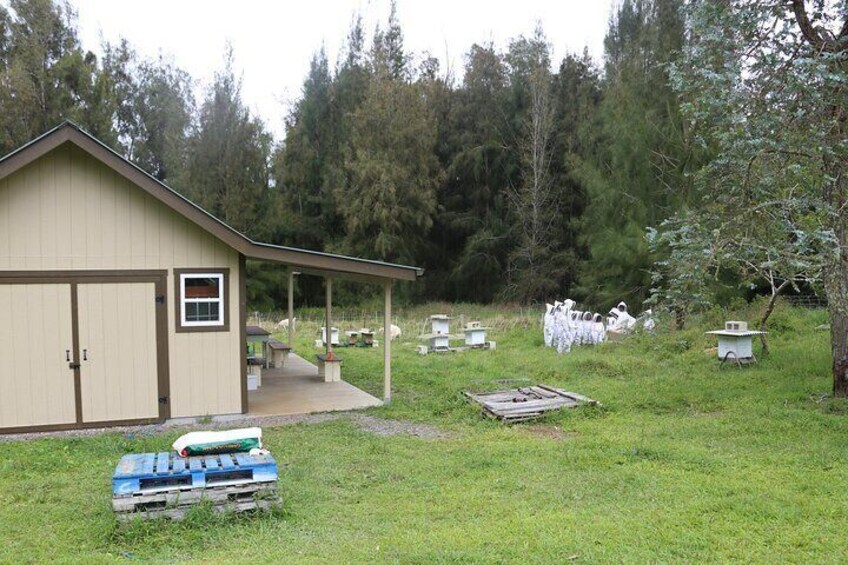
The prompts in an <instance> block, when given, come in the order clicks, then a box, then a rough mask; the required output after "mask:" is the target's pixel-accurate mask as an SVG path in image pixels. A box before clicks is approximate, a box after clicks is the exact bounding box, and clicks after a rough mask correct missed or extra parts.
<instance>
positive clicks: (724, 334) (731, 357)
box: [707, 321, 766, 367]
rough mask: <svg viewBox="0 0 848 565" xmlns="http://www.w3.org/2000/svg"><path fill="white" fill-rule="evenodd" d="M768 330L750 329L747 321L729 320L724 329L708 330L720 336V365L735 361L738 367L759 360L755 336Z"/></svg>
mask: <svg viewBox="0 0 848 565" xmlns="http://www.w3.org/2000/svg"><path fill="white" fill-rule="evenodd" d="M764 333H766V332H761V331H755V330H749V329H748V324H747V322H739V321H729V322H725V323H724V329H723V330H713V331H711V332H707V334H709V335H714V336H717V337H718V358H719V360H720V361H721V364H720V367H724V365H725V363H728V362H730V363H733V364H735V365H736V366H738V367H742V366H744V365H750V364H752V363H756V362H757V358H756V357H755V356H754V350H753V345H752V343H751V342H752V340H753V338H754V336H758V335H762V334H764Z"/></svg>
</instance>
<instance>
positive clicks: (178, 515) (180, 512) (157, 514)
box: [115, 500, 281, 521]
mask: <svg viewBox="0 0 848 565" xmlns="http://www.w3.org/2000/svg"><path fill="white" fill-rule="evenodd" d="M280 504H281V502H280V501H276V500H253V501H249V502H238V503H234V504H222V505H214V506H212V510H214V511H215V512H245V511H248V510H269V509H271V508H274V507H276V506H279V505H280ZM191 508H192V507H191V506H181V507H177V508H164V509H157V510H148V511H144V512H118V513H116V514H115V515H116V516H117V517H118V519H119V520H122V521H129V520H134V519H136V518H141V519H142V520H150V519H156V518H170V519H172V520H182V519H184V518H185V517H186V515H187V514H188V512H189V511H190V510H191Z"/></svg>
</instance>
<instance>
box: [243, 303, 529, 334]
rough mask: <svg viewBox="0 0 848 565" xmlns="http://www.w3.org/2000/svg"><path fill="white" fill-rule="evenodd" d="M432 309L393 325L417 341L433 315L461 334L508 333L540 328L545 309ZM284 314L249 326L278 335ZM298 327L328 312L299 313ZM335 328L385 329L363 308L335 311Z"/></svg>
mask: <svg viewBox="0 0 848 565" xmlns="http://www.w3.org/2000/svg"><path fill="white" fill-rule="evenodd" d="M442 306H444V305H430V307H411V308H398V309H395V310H393V312H392V321H391V323H392V324H393V325H395V326H397V327H398V328H400V330H401V333H402V334H403V336H404V337H411V338H415V337H417V336H419V335H422V334H425V333H429V331H430V327H431V322H430V315H432V314H444V313H447V314H448V316H449V317H450V318H451V321H450V324H451V331H461V330H462V328H463V327H465V325H466V324H468V323H470V322H480V323H481V324H482V325H484V326H485V327H487V328H489V329H490V330H491V331H492V332H496V333H501V332H508V331H510V330H512V329H514V328H517V327H520V328H524V329H528V328H540V327H541V324H542V314H543V313H544V309H540V308H538V307H537V308H534V307H526V306H524V307H522V306H476V305H467V307H466V308H463V307H462V306H464V305H451V306H449V307H443V308H441V309H440V307H442ZM287 316H288V314H287V313H284V312H279V311H274V312H260V311H254V312H251V313H250V315H249V316H248V319H249V323H250V324H253V325H258V326H262V327H264V328H265V329H267V330H270V331H274V330H275V329H277V328H278V327H281V324H280V323H281V322H282V321H283V320H285V319H287ZM294 318H295V321H296V324H300V325H304V326H309V327H322V326H323V325H324V310H323V309H322V308H314V307H312V308H301V309H295V313H294ZM332 324H333V326H334V327H337V328H339V329H341V330H343V331H344V330H358V329H361V328H368V329H370V330H372V331H375V330H376V331H380V330H382V328H383V311H382V310H372V309H363V308H343V307H340V308H333V311H332Z"/></svg>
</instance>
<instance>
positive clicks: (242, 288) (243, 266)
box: [238, 255, 291, 414]
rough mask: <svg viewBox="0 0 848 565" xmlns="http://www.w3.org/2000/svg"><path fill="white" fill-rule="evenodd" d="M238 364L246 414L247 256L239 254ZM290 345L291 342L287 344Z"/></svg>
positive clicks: (242, 399)
mask: <svg viewBox="0 0 848 565" xmlns="http://www.w3.org/2000/svg"><path fill="white" fill-rule="evenodd" d="M238 279H239V283H238V285H239V292H238V295H239V301H238V307H239V364H240V365H241V371H240V372H241V413H242V414H247V412H248V410H249V408H250V407H249V406H248V399H247V355H245V351H244V348H245V344H246V343H247V258H246V257H245V256H244V255H239V276H238ZM289 345H291V344H289Z"/></svg>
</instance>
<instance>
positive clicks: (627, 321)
mask: <svg viewBox="0 0 848 565" xmlns="http://www.w3.org/2000/svg"><path fill="white" fill-rule="evenodd" d="M635 324H636V318H634V317H633V316H631V315H630V314H628V313H627V304H625V303H624V302H619V303H618V305H617V306H616V307H615V308H613V309H612V310H610V327H609V331H611V332H615V333H624V332H627V331H629V330H630V329H631V328H632V327H633V326H634V325H635Z"/></svg>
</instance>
